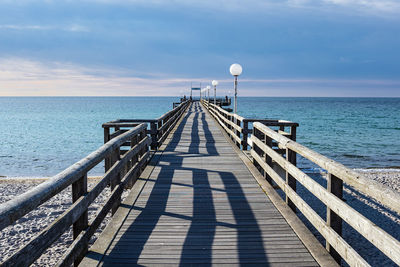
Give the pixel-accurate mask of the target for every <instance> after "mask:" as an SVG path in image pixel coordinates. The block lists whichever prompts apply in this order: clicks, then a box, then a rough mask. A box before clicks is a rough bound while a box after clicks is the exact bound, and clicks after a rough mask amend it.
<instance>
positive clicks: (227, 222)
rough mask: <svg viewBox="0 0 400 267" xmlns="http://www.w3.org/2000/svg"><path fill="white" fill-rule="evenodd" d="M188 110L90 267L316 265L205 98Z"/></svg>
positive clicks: (93, 258) (93, 256) (124, 206)
mask: <svg viewBox="0 0 400 267" xmlns="http://www.w3.org/2000/svg"><path fill="white" fill-rule="evenodd" d="M184 116H185V117H184V118H183V120H182V122H181V123H180V125H179V126H178V127H177V128H176V130H175V132H174V133H173V135H170V136H169V137H168V138H167V140H166V142H169V143H168V145H167V146H166V147H165V149H164V151H163V152H162V154H161V156H160V157H159V161H158V163H157V165H156V166H155V167H154V168H153V169H152V172H151V175H150V176H149V179H147V181H146V184H145V185H144V188H143V190H142V191H141V193H140V194H139V196H138V197H137V198H136V197H135V198H132V202H131V203H130V204H126V202H125V204H123V205H122V206H121V209H127V208H128V209H129V212H127V215H126V217H124V219H123V221H124V223H123V224H122V226H121V227H120V228H119V229H118V230H116V234H115V235H114V236H108V238H109V239H108V240H102V237H103V236H101V237H100V238H99V239H98V240H97V241H96V243H105V244H106V246H108V249H107V250H105V253H104V255H103V256H102V255H98V254H99V252H96V251H91V252H90V253H89V254H88V255H87V257H86V259H85V261H84V263H85V266H88V263H89V262H90V263H92V264H95V265H96V264H98V263H99V262H98V260H99V259H101V260H100V265H105V266H115V265H124V264H125V265H127V264H140V265H160V264H162V265H178V264H179V265H197V264H207V265H208V264H218V265H219V264H229V265H244V264H262V265H270V266H275V265H276V266H318V264H317V262H316V261H315V260H314V258H313V257H312V256H311V254H310V253H309V251H308V250H307V249H306V248H305V246H304V245H303V243H302V242H301V241H300V239H299V238H298V236H297V235H296V234H295V233H294V232H293V230H292V228H291V227H290V226H289V225H288V224H287V222H286V220H285V219H284V218H283V217H282V215H281V214H280V213H279V212H278V210H277V209H276V208H275V207H274V205H273V204H272V203H271V201H270V200H269V198H268V197H267V196H266V195H265V193H264V192H263V191H262V190H261V188H260V187H259V185H258V184H257V183H256V182H255V180H254V178H253V176H252V174H251V173H250V172H249V170H248V169H247V167H246V166H245V165H244V163H243V161H241V159H240V158H239V157H238V154H237V153H236V152H235V151H234V149H233V147H232V145H231V144H230V143H229V142H228V141H227V139H226V138H225V137H224V135H222V134H221V132H220V128H219V127H218V126H217V125H216V122H215V121H214V120H213V119H212V118H211V117H210V116H209V115H208V114H207V113H205V112H204V110H203V108H202V107H201V106H200V104H199V103H198V102H197V103H196V102H195V103H193V104H192V105H191V106H190V108H189V110H188V111H187V113H186V114H185V115H184ZM128 199H129V197H128ZM112 223H113V222H111V224H112ZM104 236H106V235H104ZM94 247H96V245H95V246H94ZM96 253H97V254H96ZM88 258H90V259H88Z"/></svg>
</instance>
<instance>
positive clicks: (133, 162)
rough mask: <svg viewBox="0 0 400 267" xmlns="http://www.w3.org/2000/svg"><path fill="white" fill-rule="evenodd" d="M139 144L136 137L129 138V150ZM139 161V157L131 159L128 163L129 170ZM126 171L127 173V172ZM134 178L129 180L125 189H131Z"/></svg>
mask: <svg viewBox="0 0 400 267" xmlns="http://www.w3.org/2000/svg"><path fill="white" fill-rule="evenodd" d="M138 143H139V139H138V135H135V136H133V137H132V138H131V148H133V147H135V146H136V145H137V144H138ZM138 161H139V156H138V155H135V156H133V157H132V159H131V160H130V163H128V167H129V169H130V168H132V167H133V166H135V164H136V162H138ZM129 169H128V171H129ZM134 178H136V177H133V178H132V179H131V180H129V182H128V183H127V185H126V187H127V188H128V189H131V188H132V187H133V184H134V182H133V179H134Z"/></svg>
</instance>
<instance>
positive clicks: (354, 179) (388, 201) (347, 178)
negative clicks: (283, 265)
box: [251, 122, 400, 266]
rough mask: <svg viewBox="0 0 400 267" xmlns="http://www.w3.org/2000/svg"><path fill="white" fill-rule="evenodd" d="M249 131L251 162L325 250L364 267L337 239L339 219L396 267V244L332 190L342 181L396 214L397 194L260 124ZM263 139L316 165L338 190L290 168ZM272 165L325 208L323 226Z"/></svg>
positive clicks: (399, 251) (399, 256)
mask: <svg viewBox="0 0 400 267" xmlns="http://www.w3.org/2000/svg"><path fill="white" fill-rule="evenodd" d="M253 127H254V130H255V132H256V134H253V135H252V136H251V140H252V142H253V147H252V150H251V155H252V156H253V159H254V161H255V162H256V163H257V164H258V165H259V166H260V167H261V168H262V169H263V170H264V171H265V172H266V173H267V174H268V175H269V177H271V178H272V179H273V180H274V181H275V183H276V184H277V185H278V186H279V187H280V188H281V189H282V190H283V191H284V192H285V193H286V195H287V196H288V197H289V198H290V200H291V201H292V202H293V203H294V204H295V206H296V207H297V208H298V209H299V210H300V211H301V212H302V213H303V214H304V215H305V216H306V218H307V219H308V220H309V221H310V222H311V223H312V224H313V225H314V227H315V228H316V229H317V230H318V231H319V232H320V233H321V234H322V236H324V238H325V239H326V240H327V242H328V243H329V245H328V248H329V247H330V246H331V247H333V249H334V250H333V251H334V253H333V254H335V253H338V254H339V255H340V257H342V258H343V259H344V260H345V261H346V262H347V263H348V264H349V265H351V266H357V265H360V264H362V265H365V264H367V263H366V262H365V261H364V260H363V259H362V257H361V256H360V255H359V254H358V253H357V252H355V251H354V249H353V248H351V247H350V245H349V244H348V243H347V242H346V241H345V240H343V239H342V238H341V227H338V224H339V223H340V225H341V220H342V219H343V220H344V221H346V222H347V223H348V224H349V225H350V226H352V227H353V228H354V229H355V230H356V231H357V232H358V233H360V234H361V235H362V236H364V237H365V238H366V239H367V240H369V241H370V242H371V243H372V244H373V245H375V246H376V247H377V248H378V249H379V250H380V251H382V252H383V253H384V254H385V255H387V256H388V257H389V258H390V259H392V260H393V261H394V262H395V263H397V264H400V242H399V241H398V240H396V239H395V238H393V237H392V236H391V235H390V234H388V233H387V232H385V231H384V230H382V229H381V228H379V227H378V226H376V225H375V224H374V223H373V222H371V221H370V220H368V219H367V218H366V217H364V216H363V215H362V214H360V213H359V212H357V211H356V210H355V209H353V208H352V207H350V206H349V205H348V204H346V202H344V201H343V200H342V199H341V196H339V197H338V195H337V194H336V192H334V191H333V190H332V187H336V190H338V189H339V190H342V189H341V188H340V187H341V186H342V185H341V183H342V181H343V182H345V183H346V184H348V185H350V186H352V187H353V188H355V189H356V190H358V191H360V192H361V193H363V194H365V195H366V196H368V197H372V198H374V199H376V200H377V201H379V202H381V203H382V204H383V205H384V206H386V207H388V208H390V209H392V210H394V211H396V212H399V211H400V194H399V193H397V192H396V191H394V190H392V189H390V188H389V187H386V186H384V185H382V184H379V183H377V182H375V181H372V180H368V179H367V178H365V177H363V176H362V175H361V174H359V173H357V172H354V171H353V170H351V169H349V168H347V167H345V166H343V165H342V164H340V163H338V162H335V161H334V160H331V159H329V158H327V157H325V156H323V155H321V154H319V153H317V152H315V151H313V150H311V149H309V148H307V147H304V146H302V145H300V144H299V143H297V142H295V141H293V140H290V139H289V138H287V137H285V136H283V135H281V134H279V133H277V132H275V131H274V130H272V129H270V128H269V127H267V126H265V125H263V124H261V123H258V122H256V123H254V124H253ZM260 133H261V136H264V138H263V140H261V139H260V138H259V136H260ZM266 138H267V139H271V140H275V141H276V142H277V145H279V147H282V148H283V149H286V155H288V154H289V153H290V152H295V153H297V154H299V155H301V156H303V157H304V158H306V159H308V160H310V161H312V162H314V163H316V164H317V165H318V166H320V167H321V168H323V169H325V170H326V171H327V172H328V177H329V178H330V179H332V178H333V177H334V178H335V179H336V180H334V181H336V183H339V186H338V185H337V184H336V185H335V184H334V183H332V181H328V188H324V187H322V186H321V185H320V184H319V183H317V182H316V181H314V180H313V179H312V178H311V177H309V176H308V175H306V174H305V173H304V172H302V171H301V170H300V169H298V168H297V167H296V166H295V165H293V164H292V163H291V162H290V161H289V160H288V159H286V158H284V157H282V155H279V154H278V153H277V152H276V151H274V149H272V146H271V144H267V143H266V142H265V141H264V140H265V139H266ZM258 151H261V152H262V154H265V155H267V156H268V157H270V158H271V159H272V161H269V162H266V161H265V159H264V158H262V157H261V156H260V154H259V152H258ZM273 162H274V163H275V164H278V165H279V166H280V167H281V168H282V169H283V170H284V171H285V172H286V176H287V175H288V174H289V175H290V176H291V177H293V178H294V179H296V181H298V182H299V183H301V184H302V185H303V186H304V187H305V188H307V189H308V190H309V191H310V192H311V193H312V194H313V195H314V196H316V197H317V198H318V199H319V200H320V201H322V202H323V203H324V204H325V205H326V207H327V214H328V216H327V222H324V220H323V219H322V218H321V217H320V216H319V215H318V214H317V213H316V212H315V211H314V210H312V208H311V207H310V206H309V205H308V204H307V203H306V202H305V201H304V200H303V199H301V197H300V196H299V195H298V194H297V193H296V192H295V191H294V190H293V189H292V188H291V187H290V186H289V185H288V183H287V181H286V182H285V180H284V179H283V178H282V177H281V176H280V175H279V174H278V173H277V172H276V171H275V170H274V169H273V166H274V164H273ZM332 217H333V218H335V222H333V221H332ZM335 228H336V229H335ZM337 229H340V231H337ZM339 259H340V258H339Z"/></svg>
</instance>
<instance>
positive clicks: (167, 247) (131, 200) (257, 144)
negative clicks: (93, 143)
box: [0, 100, 400, 266]
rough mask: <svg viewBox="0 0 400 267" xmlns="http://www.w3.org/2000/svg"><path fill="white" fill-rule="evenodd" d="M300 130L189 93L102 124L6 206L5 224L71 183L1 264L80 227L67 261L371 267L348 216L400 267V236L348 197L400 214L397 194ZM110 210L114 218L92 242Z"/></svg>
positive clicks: (22, 258)
mask: <svg viewBox="0 0 400 267" xmlns="http://www.w3.org/2000/svg"><path fill="white" fill-rule="evenodd" d="M298 126H299V125H298V124H297V123H295V122H290V121H286V120H275V119H248V118H244V117H241V116H239V115H238V114H232V113H230V112H228V111H226V110H224V109H222V108H221V107H220V106H219V105H214V104H212V103H211V102H208V101H204V100H201V101H189V100H184V101H182V102H181V103H179V104H176V105H174V108H173V109H172V110H171V111H170V112H168V113H166V114H164V115H163V116H161V117H160V118H158V119H120V120H115V121H111V122H107V123H104V124H103V128H104V145H103V146H102V147H100V148H99V149H98V150H96V151H94V152H93V153H91V154H90V155H88V156H87V157H86V158H84V159H82V160H81V161H79V162H78V163H76V164H74V165H72V166H70V167H69V168H68V169H66V170H65V171H63V172H61V173H59V174H58V175H56V176H54V177H52V178H51V179H50V180H49V181H47V182H45V183H42V184H40V185H39V186H37V187H36V188H34V189H32V190H31V191H28V192H26V193H25V194H22V195H20V196H18V197H16V198H15V199H13V200H11V201H9V202H6V203H3V204H1V205H0V227H1V229H3V228H4V227H7V226H8V225H11V224H13V223H15V222H16V221H17V220H18V219H20V218H22V217H23V216H24V215H25V214H27V213H28V212H30V211H31V210H33V209H36V208H37V207H38V206H40V205H41V204H42V203H44V202H45V201H47V200H48V199H50V198H51V197H53V196H55V195H57V194H58V193H59V192H61V191H62V190H64V189H65V188H67V187H70V186H71V187H72V196H71V197H72V200H73V204H72V205H71V207H69V208H68V209H67V210H66V211H65V212H64V213H63V214H61V215H60V216H59V218H58V219H57V220H55V221H54V222H53V223H51V224H50V225H49V226H48V227H47V228H46V229H44V230H43V231H42V232H40V233H39V234H38V235H37V236H36V237H35V238H34V239H32V240H30V241H29V242H28V243H27V244H25V245H24V246H22V247H21V248H20V249H19V251H17V252H16V253H15V254H14V255H12V256H11V257H9V258H7V259H5V261H4V262H3V263H2V264H3V265H4V266H13V265H17V266H27V265H29V264H31V263H33V262H34V261H35V260H36V259H37V258H38V257H40V255H41V254H42V253H43V251H45V250H46V248H48V247H49V246H50V245H51V244H53V243H54V242H55V241H56V240H57V239H58V238H59V237H60V236H61V234H62V233H64V232H66V231H68V229H69V228H70V227H71V226H72V227H73V238H74V241H73V243H72V244H71V245H70V246H69V248H68V249H67V251H66V252H65V254H64V256H63V257H62V258H60V260H59V263H58V265H59V266H70V265H72V264H74V265H75V266H78V265H79V266H118V265H143V266H152V265H171V266H176V265H180V266H186V265H196V266H197V265H233V266H238V265H248V264H258V265H263V266H338V264H341V263H342V262H346V263H347V264H349V265H350V266H368V262H366V261H365V260H364V259H363V258H362V257H361V256H360V255H359V254H358V253H357V251H355V250H354V249H353V248H352V247H351V246H350V245H349V244H348V243H347V242H346V240H344V239H343V237H342V224H343V223H344V222H345V223H347V224H349V225H350V226H351V227H353V228H354V229H355V230H356V231H357V232H358V233H359V234H360V235H362V236H364V237H365V238H366V239H367V240H368V241H369V242H371V243H372V244H374V246H376V247H377V248H378V249H379V250H380V251H381V252H382V253H384V254H385V255H386V256H387V257H389V258H390V259H391V260H392V261H393V262H395V263H396V264H400V242H399V241H398V240H396V239H395V238H393V237H392V236H391V235H390V234H389V233H387V232H385V231H384V230H383V229H381V228H379V227H378V226H376V225H375V224H374V223H373V222H371V221H370V220H368V219H367V218H366V217H365V216H363V215H362V214H360V213H359V212H358V211H357V210H354V209H353V208H351V207H350V206H349V205H348V204H346V202H345V201H343V199H342V196H343V186H344V184H347V185H348V186H351V187H352V188H355V189H357V190H358V191H360V192H362V193H363V194H365V195H366V196H369V197H372V198H374V199H376V200H377V201H379V202H380V203H382V205H384V206H386V207H388V208H389V209H391V210H393V211H395V212H397V213H400V196H399V193H397V192H396V191H394V190H392V189H389V188H387V187H385V186H384V185H381V184H379V183H377V182H374V181H371V180H367V179H366V178H364V177H363V176H362V175H360V174H359V173H357V172H355V171H353V170H351V169H349V168H346V167H345V166H343V165H341V164H339V163H337V162H335V161H333V160H331V159H329V158H327V157H325V156H323V155H320V154H318V153H317V152H315V151H312V150H311V149H309V148H307V147H305V146H302V145H301V144H299V143H297V142H296V131H297V127H298ZM298 157H303V158H305V159H307V160H310V161H311V162H313V163H314V164H316V165H318V166H320V167H321V168H323V169H324V170H326V172H327V175H326V176H327V181H326V185H325V186H323V185H321V184H319V183H318V182H316V181H314V180H313V179H312V178H311V177H309V176H308V175H307V174H306V173H304V172H303V171H302V170H301V169H299V168H298V166H297V158H298ZM99 164H104V167H105V172H104V175H103V177H102V178H101V180H100V181H99V182H98V183H97V184H96V185H95V186H94V188H91V189H90V190H89V189H88V187H87V176H88V172H89V171H90V170H91V169H92V168H93V167H95V166H96V165H99ZM299 184H301V186H303V187H304V188H306V189H307V190H308V191H309V192H310V193H311V194H313V195H314V196H315V197H316V198H318V199H319V200H320V201H321V202H322V203H323V205H324V207H325V211H326V214H325V215H326V216H325V217H321V216H320V215H319V214H318V213H317V212H316V211H314V210H313V208H312V207H310V205H309V204H308V203H307V202H306V201H305V200H304V199H302V198H301V196H300V195H299V194H298V193H297V186H298V185H299ZM106 190H109V191H110V193H109V196H108V199H107V201H106V202H105V203H104V205H103V206H102V207H101V209H100V210H99V211H98V212H97V214H96V215H95V216H94V217H92V218H90V219H89V215H88V209H89V207H90V205H91V203H92V202H93V200H94V199H95V198H96V197H98V196H99V194H101V193H102V192H103V191H106ZM124 191H127V192H128V194H127V196H126V197H125V198H122V193H123V192H124ZM108 213H111V214H112V219H111V221H110V223H108V224H107V226H106V227H105V229H104V230H103V231H102V233H101V234H100V236H99V237H98V238H97V240H96V241H95V243H94V244H93V245H92V246H90V247H89V245H88V244H89V240H90V239H91V237H92V236H93V234H94V233H95V232H96V230H97V228H98V227H99V226H100V224H101V222H102V221H103V220H104V218H105V217H106V215H107V214H108ZM298 214H302V215H303V216H304V217H305V218H306V219H307V220H308V221H309V222H310V223H311V224H312V225H313V227H314V228H315V229H316V230H317V231H318V232H319V233H320V234H321V236H322V237H323V238H324V241H325V242H324V243H323V244H321V243H320V242H319V241H318V240H317V239H316V238H315V237H314V235H313V234H312V233H311V232H310V230H309V229H308V228H307V227H306V226H305V224H304V223H303V222H302V221H301V220H300V219H299V217H298V216H297V215H298Z"/></svg>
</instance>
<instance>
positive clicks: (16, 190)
mask: <svg viewBox="0 0 400 267" xmlns="http://www.w3.org/2000/svg"><path fill="white" fill-rule="evenodd" d="M358 171H360V170H358ZM362 172H363V174H364V175H365V176H367V177H368V178H370V179H373V180H376V181H379V182H381V183H383V184H385V185H387V186H389V187H391V188H393V189H395V190H397V191H399V192H400V171H397V170H393V171H392V170H367V171H362ZM312 176H313V177H314V178H315V179H316V180H318V181H320V182H321V183H323V181H324V178H323V175H316V174H313V175H312ZM45 180H46V179H41V178H29V179H27V178H1V179H0V203H3V202H6V201H7V200H10V199H12V198H13V197H15V196H17V195H19V194H21V193H23V192H25V191H27V190H29V189H31V188H33V187H34V186H36V185H38V184H40V183H41V182H43V181H45ZM97 181H98V180H97V179H95V178H92V179H89V183H88V186H89V188H91V187H93V186H94V185H95V183H96V182H97ZM298 192H299V194H301V195H303V197H304V198H306V199H307V201H308V202H309V203H311V206H312V207H314V208H315V209H316V210H317V212H318V213H319V214H320V215H321V216H325V215H324V214H325V208H324V206H323V205H321V203H320V202H319V201H317V200H316V199H315V198H313V197H311V196H309V195H307V193H306V192H305V190H304V189H303V188H301V186H300V187H299V189H298ZM107 194H109V190H106V192H105V193H103V194H101V195H100V196H99V197H98V198H97V199H96V201H95V203H94V204H93V205H92V206H91V207H90V210H89V220H90V219H91V218H93V216H94V214H95V213H96V211H97V210H98V209H99V208H100V207H101V205H102V203H104V202H105V200H106V197H107ZM126 194H127V192H125V193H124V195H125V196H126ZM344 194H345V196H344V198H345V199H346V201H347V203H348V204H349V205H350V206H352V207H354V208H356V209H357V210H358V211H360V212H361V213H362V214H363V215H364V216H366V217H367V218H369V219H370V220H372V221H373V222H374V223H376V224H377V225H378V226H380V227H382V228H383V229H384V230H385V231H387V232H389V233H390V234H391V235H393V236H394V237H395V238H397V239H400V231H399V227H400V216H399V215H398V214H396V213H395V212H392V211H391V210H388V209H386V208H385V207H383V206H382V205H380V204H379V203H377V202H376V201H374V200H372V199H369V198H367V197H365V196H364V195H362V194H360V193H359V192H357V191H354V190H353V189H351V188H348V187H346V188H345V193H344ZM70 205H71V191H70V189H69V188H68V189H66V190H64V191H63V192H61V193H60V194H58V195H56V196H55V197H53V198H52V199H50V200H49V201H48V202H46V203H45V204H44V205H42V206H41V207H40V208H39V209H37V210H35V211H32V212H30V213H29V214H27V215H26V216H25V217H23V218H21V219H20V220H19V221H18V222H17V223H15V224H14V225H11V226H9V227H7V228H5V229H3V230H2V231H1V232H0V261H2V260H4V259H5V258H7V257H8V256H9V255H11V254H12V253H14V252H15V251H17V250H18V248H19V247H21V246H22V245H23V244H25V243H26V242H28V241H29V240H30V239H31V238H33V237H34V236H35V235H37V234H38V233H39V232H40V231H41V230H43V229H44V228H45V227H46V226H47V225H48V224H49V223H50V222H51V221H53V220H54V219H55V218H56V217H57V216H59V215H60V214H62V213H63V212H64V211H65V210H66V209H67V208H68V207H69V206H70ZM300 218H302V220H303V221H304V222H305V223H306V224H308V223H307V220H306V219H305V218H303V217H302V216H300ZM109 220H110V216H109V215H108V216H107V218H106V219H105V221H104V222H103V223H102V225H101V227H100V229H99V230H98V232H97V233H96V236H95V237H94V238H93V239H92V240H91V243H93V242H94V241H95V239H96V237H97V236H98V235H99V232H100V231H101V230H102V229H104V227H105V225H106V223H107V222H108V221H109ZM313 233H314V234H315V235H316V236H317V237H318V238H319V239H320V240H321V241H323V238H322V237H321V236H320V235H319V234H318V233H317V232H316V231H313ZM343 233H344V237H345V239H346V240H348V242H349V243H350V244H351V245H352V246H354V247H356V249H357V251H358V252H359V253H360V254H361V255H362V256H363V257H364V258H365V259H367V261H368V262H370V263H371V264H372V265H381V264H382V263H383V264H384V266H392V265H393V266H395V265H394V263H393V262H391V261H390V260H388V259H387V258H386V257H385V256H384V255H382V253H380V252H379V251H378V250H376V249H375V248H374V247H373V246H372V245H371V244H370V243H369V242H364V240H365V239H364V238H363V237H361V236H360V235H359V234H357V233H356V232H355V231H354V230H352V229H351V227H349V226H348V225H347V224H346V223H344V226H343ZM71 242H72V230H71V229H70V231H69V232H68V233H64V234H63V235H62V236H61V237H60V239H59V240H58V241H57V242H56V243H55V244H53V246H51V247H50V248H49V249H48V250H47V251H46V252H45V253H44V254H43V256H42V257H40V258H39V259H38V260H37V261H36V262H35V264H34V266H53V265H55V264H56V260H57V259H58V258H59V257H61V256H62V254H63V252H64V251H65V249H66V248H67V247H68V245H70V244H71ZM381 266H382V265H381Z"/></svg>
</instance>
